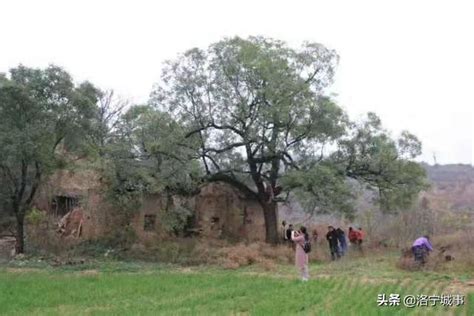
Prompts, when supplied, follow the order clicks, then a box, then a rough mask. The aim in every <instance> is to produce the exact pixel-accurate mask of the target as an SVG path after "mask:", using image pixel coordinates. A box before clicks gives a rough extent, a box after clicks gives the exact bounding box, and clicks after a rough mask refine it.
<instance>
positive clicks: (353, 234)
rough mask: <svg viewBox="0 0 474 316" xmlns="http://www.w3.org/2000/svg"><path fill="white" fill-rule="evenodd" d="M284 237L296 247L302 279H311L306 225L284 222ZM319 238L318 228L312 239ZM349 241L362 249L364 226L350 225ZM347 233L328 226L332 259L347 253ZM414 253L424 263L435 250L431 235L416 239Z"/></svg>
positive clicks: (308, 237) (358, 248)
mask: <svg viewBox="0 0 474 316" xmlns="http://www.w3.org/2000/svg"><path fill="white" fill-rule="evenodd" d="M282 238H283V240H284V242H286V243H288V245H291V246H292V247H293V248H294V249H295V265H296V267H297V268H298V270H299V271H300V275H301V279H302V280H303V281H308V280H309V271H308V261H309V256H308V253H309V252H310V251H311V238H310V236H309V233H308V231H307V229H306V227H304V226H301V227H300V229H299V230H295V229H294V228H293V225H292V224H289V225H288V226H287V225H286V222H285V221H283V222H282ZM317 239H318V232H317V230H316V229H314V230H313V232H312V240H313V241H314V242H316V241H317ZM347 239H348V240H349V243H350V244H351V245H352V246H353V247H354V248H355V249H357V250H359V251H362V243H363V241H364V239H365V232H364V231H363V230H362V228H360V227H359V228H358V229H354V228H353V227H349V230H348V233H347ZM347 239H346V233H345V232H344V230H343V229H341V228H340V227H338V228H335V227H334V226H328V232H327V234H326V240H327V241H328V244H329V251H330V253H331V259H332V260H337V259H339V258H341V257H342V256H344V255H345V253H346V252H347V248H348V243H347ZM411 249H412V253H413V257H414V259H415V262H417V263H419V264H421V265H424V264H425V262H426V257H427V256H428V254H429V252H430V251H433V246H432V245H431V242H430V240H429V236H423V237H420V238H418V239H416V240H415V242H414V243H413V245H412V248H411Z"/></svg>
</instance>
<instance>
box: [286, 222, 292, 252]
mask: <svg viewBox="0 0 474 316" xmlns="http://www.w3.org/2000/svg"><path fill="white" fill-rule="evenodd" d="M292 232H293V225H292V224H290V225H288V228H287V230H286V240H287V242H288V246H289V247H293V241H292V240H291V234H292Z"/></svg>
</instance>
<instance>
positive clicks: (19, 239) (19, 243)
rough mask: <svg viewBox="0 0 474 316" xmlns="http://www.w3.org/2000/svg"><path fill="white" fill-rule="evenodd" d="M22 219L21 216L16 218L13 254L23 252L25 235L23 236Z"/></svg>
mask: <svg viewBox="0 0 474 316" xmlns="http://www.w3.org/2000/svg"><path fill="white" fill-rule="evenodd" d="M24 227H25V226H24V217H23V216H21V215H18V214H17V216H16V234H15V239H16V243H15V253H17V254H19V253H24V252H25V234H24Z"/></svg>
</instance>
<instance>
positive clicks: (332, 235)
mask: <svg viewBox="0 0 474 316" xmlns="http://www.w3.org/2000/svg"><path fill="white" fill-rule="evenodd" d="M347 235H348V236H347V237H348V238H349V242H350V243H351V245H353V246H354V247H355V248H356V249H358V250H359V251H362V242H363V240H364V238H365V233H364V231H363V230H362V228H359V229H358V230H357V229H354V228H352V227H349V231H348V234H347ZM326 240H327V241H328V244H329V251H330V253H331V259H332V260H337V259H339V258H341V257H342V256H344V255H345V254H346V252H347V238H346V233H345V232H344V230H343V229H342V228H340V227H338V228H335V227H334V226H328V232H327V234H326Z"/></svg>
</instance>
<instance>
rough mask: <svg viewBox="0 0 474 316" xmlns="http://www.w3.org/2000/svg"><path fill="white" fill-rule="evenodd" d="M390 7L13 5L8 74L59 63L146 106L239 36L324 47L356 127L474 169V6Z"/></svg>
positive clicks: (5, 61) (5, 26) (6, 25)
mask: <svg viewBox="0 0 474 316" xmlns="http://www.w3.org/2000/svg"><path fill="white" fill-rule="evenodd" d="M165 2H166V3H165ZM257 2H258V3H257ZM388 2H389V1H380V0H378V1H360V0H358V1H335V0H330V1H316V0H312V1H297V0H293V1H257V0H254V1H243V0H240V1H204V0H195V1H192V0H191V1H176V0H172V1H163V3H162V4H161V3H159V1H138V0H134V1H86V0H81V1H67V0H63V1H49V0H42V1H19V0H10V1H9V0H3V1H1V2H0V34H1V36H0V72H6V71H7V70H8V69H9V68H11V67H14V66H16V65H18V64H19V63H23V64H25V65H27V66H34V67H45V66H47V65H48V64H50V63H55V64H57V65H60V66H63V67H64V68H65V69H67V70H68V71H69V72H70V73H71V74H72V75H73V76H74V78H75V79H76V80H81V81H82V80H90V81H92V82H93V83H95V84H96V85H98V86H100V87H101V88H113V89H115V90H116V91H117V92H118V93H119V94H120V95H122V96H123V97H125V98H130V99H132V100H133V101H135V102H144V101H146V100H147V98H148V95H149V93H150V91H151V88H152V85H153V83H154V82H156V81H157V80H158V78H159V75H160V69H161V64H162V62H163V61H164V60H166V59H170V58H174V57H175V56H176V55H177V54H178V53H180V52H183V51H184V50H186V49H189V48H192V47H196V46H197V47H202V48H204V47H207V46H208V45H209V44H210V43H212V42H215V41H217V40H219V39H221V38H223V37H226V36H227V37H228V36H235V35H239V36H243V37H245V36H248V35H264V36H270V37H274V38H277V39H281V40H285V41H287V42H288V43H290V44H291V45H295V46H296V45H299V44H300V43H301V42H302V41H304V40H309V41H316V42H319V43H322V44H324V45H326V46H328V47H330V48H333V49H336V50H337V52H338V53H339V55H340V57H341V60H340V64H339V67H338V70H337V75H336V82H335V85H334V86H333V87H332V88H331V91H332V92H334V93H336V94H337V100H338V101H339V104H340V105H341V106H343V107H344V108H345V109H346V110H347V111H348V112H349V114H350V116H351V117H352V118H354V119H356V118H360V117H361V115H362V114H363V113H365V112H367V111H374V112H376V113H377V114H378V115H379V116H380V117H381V119H382V121H383V123H384V125H385V126H386V127H387V128H388V129H389V130H391V131H392V132H393V134H394V135H397V134H398V133H400V131H402V130H404V129H407V130H409V131H411V132H412V133H414V134H416V135H417V136H418V137H419V138H420V139H421V140H422V142H423V149H424V153H423V156H422V158H421V159H422V160H424V161H427V162H429V163H433V155H434V154H435V155H436V158H437V161H438V163H469V164H472V163H473V160H474V158H473V157H474V145H473V140H474V94H473V91H474V87H473V84H474V41H473V38H474V35H473V31H474V18H473V16H474V5H473V4H470V1H453V0H450V1H433V0H431V1H421V0H416V1H413V0H412V1H400V0H398V1H390V4H389V3H388Z"/></svg>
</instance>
